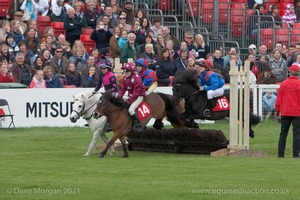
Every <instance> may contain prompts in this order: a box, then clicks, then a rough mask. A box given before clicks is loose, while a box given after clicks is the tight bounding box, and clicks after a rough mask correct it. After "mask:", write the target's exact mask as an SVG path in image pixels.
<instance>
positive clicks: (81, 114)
mask: <svg viewBox="0 0 300 200" xmlns="http://www.w3.org/2000/svg"><path fill="white" fill-rule="evenodd" d="M76 101H79V100H78V99H76V100H75V101H74V102H76ZM99 101H100V100H98V101H96V102H95V103H94V104H92V105H91V106H90V107H89V108H88V109H87V110H84V109H85V103H84V102H82V103H83V104H82V109H81V110H80V112H77V111H76V110H72V112H75V113H76V114H77V115H78V118H77V119H79V117H80V116H83V115H84V114H86V113H87V112H88V111H89V110H90V109H91V108H92V107H94V105H96V104H97V103H99ZM92 117H93V113H92V114H91V115H90V116H89V117H82V118H83V119H85V120H90V119H91V118H92Z"/></svg>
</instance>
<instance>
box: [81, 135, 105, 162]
mask: <svg viewBox="0 0 300 200" xmlns="http://www.w3.org/2000/svg"><path fill="white" fill-rule="evenodd" d="M99 137H100V134H99V130H96V131H94V134H93V138H92V140H91V142H90V145H89V148H88V150H87V152H86V153H85V154H84V155H83V156H90V155H91V152H92V150H93V149H94V148H95V145H96V142H97V141H98V139H99ZM107 141H108V139H107Z"/></svg>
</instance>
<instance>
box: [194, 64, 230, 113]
mask: <svg viewBox="0 0 300 200" xmlns="http://www.w3.org/2000/svg"><path fill="white" fill-rule="evenodd" d="M199 66H200V72H201V76H200V82H199V85H200V86H199V90H200V91H206V92H207V109H205V110H204V112H203V117H210V116H211V110H212V108H213V106H214V100H213V98H216V97H220V96H222V95H223V94H224V89H223V85H224V84H225V81H224V79H223V78H222V77H221V76H220V75H219V74H217V73H216V72H213V71H211V70H210V69H211V63H210V62H209V61H208V60H204V61H201V62H200V63H199Z"/></svg>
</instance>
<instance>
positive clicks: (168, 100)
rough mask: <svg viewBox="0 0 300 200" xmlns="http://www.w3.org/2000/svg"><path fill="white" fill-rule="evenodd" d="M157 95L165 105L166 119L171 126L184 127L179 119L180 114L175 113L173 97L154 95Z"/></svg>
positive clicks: (161, 94) (160, 94)
mask: <svg viewBox="0 0 300 200" xmlns="http://www.w3.org/2000/svg"><path fill="white" fill-rule="evenodd" d="M156 94H158V95H159V96H160V97H161V98H162V100H163V101H164V103H165V111H166V117H167V119H168V121H169V122H170V123H171V124H175V125H177V126H184V123H183V121H182V120H181V118H180V114H179V113H178V112H176V110H175V107H176V102H175V100H174V99H173V96H168V95H166V94H164V93H156Z"/></svg>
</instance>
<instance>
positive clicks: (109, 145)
mask: <svg viewBox="0 0 300 200" xmlns="http://www.w3.org/2000/svg"><path fill="white" fill-rule="evenodd" d="M117 139H118V138H117V137H116V136H113V137H112V138H111V140H109V142H108V143H107V144H106V147H105V149H104V150H103V151H102V152H101V153H100V154H99V155H98V157H99V158H103V157H104V156H105V154H106V153H107V151H108V149H109V148H110V147H111V146H112V145H113V144H114V143H115V141H116V140H117Z"/></svg>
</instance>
